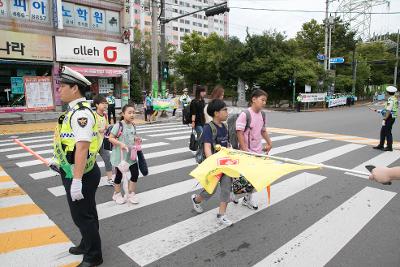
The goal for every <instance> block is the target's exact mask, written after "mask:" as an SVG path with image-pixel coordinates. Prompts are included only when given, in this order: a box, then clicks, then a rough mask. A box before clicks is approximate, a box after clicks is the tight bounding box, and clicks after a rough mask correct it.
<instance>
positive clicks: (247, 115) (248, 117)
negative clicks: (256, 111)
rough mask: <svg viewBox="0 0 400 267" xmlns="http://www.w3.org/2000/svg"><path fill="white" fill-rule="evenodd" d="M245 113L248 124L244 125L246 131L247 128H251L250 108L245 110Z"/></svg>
mask: <svg viewBox="0 0 400 267" xmlns="http://www.w3.org/2000/svg"><path fill="white" fill-rule="evenodd" d="M243 112H244V114H246V126H245V127H244V130H245V131H246V130H247V129H251V127H250V125H251V114H250V111H249V110H248V109H245V110H243Z"/></svg>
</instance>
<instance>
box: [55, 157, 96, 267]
mask: <svg viewBox="0 0 400 267" xmlns="http://www.w3.org/2000/svg"><path fill="white" fill-rule="evenodd" d="M100 177H101V173H100V169H99V167H98V166H97V163H95V164H94V167H93V169H92V170H91V171H89V172H88V173H86V174H84V175H83V177H82V194H83V197H84V199H81V200H77V201H72V199H71V193H70V189H71V184H72V179H66V178H65V173H64V172H63V171H61V178H62V182H63V185H64V188H65V191H66V193H67V200H68V205H69V209H70V211H71V216H72V220H73V221H74V223H75V225H76V226H77V227H78V228H79V231H80V232H81V235H82V240H81V242H80V244H79V246H78V247H79V248H81V249H83V250H84V251H86V252H85V254H84V256H83V261H86V262H96V261H98V260H100V259H102V253H101V240H100V234H99V219H98V216H97V210H96V199H95V197H96V190H97V186H98V185H99V183H100Z"/></svg>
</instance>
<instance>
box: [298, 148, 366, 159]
mask: <svg viewBox="0 0 400 267" xmlns="http://www.w3.org/2000/svg"><path fill="white" fill-rule="evenodd" d="M362 147H365V145H357V144H348V145H343V146H340V147H336V148H333V149H330V150H327V151H324V152H321V153H318V154H315V155H312V156H309V157H306V158H302V159H301V161H308V162H313V163H322V162H325V161H328V160H331V159H333V158H336V157H339V156H342V155H344V154H346V153H349V152H351V151H354V150H357V149H360V148H362Z"/></svg>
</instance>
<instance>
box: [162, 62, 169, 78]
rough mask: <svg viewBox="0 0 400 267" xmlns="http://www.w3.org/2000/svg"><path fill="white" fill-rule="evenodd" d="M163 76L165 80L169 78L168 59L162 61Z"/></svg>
mask: <svg viewBox="0 0 400 267" xmlns="http://www.w3.org/2000/svg"><path fill="white" fill-rule="evenodd" d="M161 73H162V77H163V79H164V80H167V79H168V77H169V62H168V61H164V62H163V63H162V72H161Z"/></svg>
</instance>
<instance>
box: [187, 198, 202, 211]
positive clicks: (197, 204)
mask: <svg viewBox="0 0 400 267" xmlns="http://www.w3.org/2000/svg"><path fill="white" fill-rule="evenodd" d="M195 198H196V194H193V195H192V197H191V198H190V200H191V201H192V204H193V209H194V210H195V211H196V212H197V213H202V212H203V208H202V207H201V205H200V203H196V202H195V201H194V200H195Z"/></svg>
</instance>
